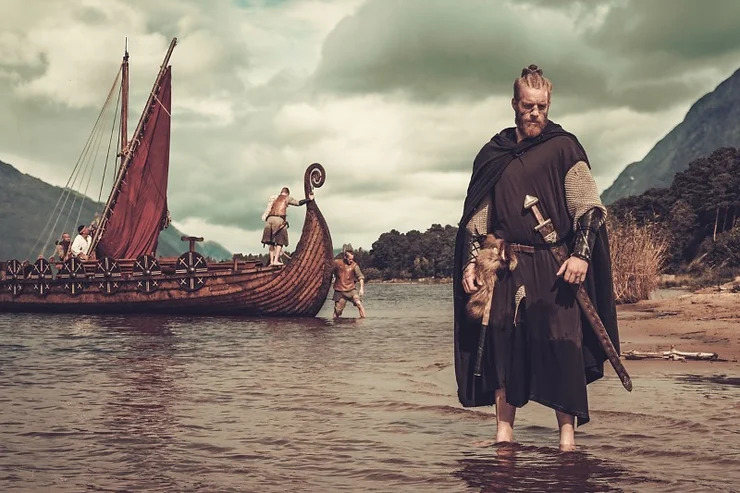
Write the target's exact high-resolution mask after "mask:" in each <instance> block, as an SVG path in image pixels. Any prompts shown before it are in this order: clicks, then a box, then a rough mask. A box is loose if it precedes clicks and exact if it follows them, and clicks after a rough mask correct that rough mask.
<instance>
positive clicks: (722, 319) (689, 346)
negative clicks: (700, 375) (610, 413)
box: [617, 290, 740, 374]
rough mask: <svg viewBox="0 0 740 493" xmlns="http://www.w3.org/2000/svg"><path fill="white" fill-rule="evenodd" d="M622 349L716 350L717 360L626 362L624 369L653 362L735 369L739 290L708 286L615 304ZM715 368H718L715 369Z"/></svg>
mask: <svg viewBox="0 0 740 493" xmlns="http://www.w3.org/2000/svg"><path fill="white" fill-rule="evenodd" d="M617 313H618V318H619V332H620V338H621V340H622V341H621V342H622V352H623V353H624V352H627V351H630V350H638V351H667V350H669V349H671V346H675V348H676V349H677V350H679V351H690V352H695V351H701V352H709V353H717V354H718V355H719V358H720V359H721V360H726V361H720V362H716V363H712V362H705V361H681V362H673V361H667V360H656V359H650V360H639V361H634V360H630V361H629V362H628V367H629V368H635V369H637V368H638V367H641V368H642V369H643V370H647V369H648V368H646V367H645V366H650V367H652V366H653V365H659V366H660V367H661V368H665V369H668V365H681V367H682V368H683V369H688V368H687V366H684V365H688V366H692V367H693V366H696V365H698V366H702V367H703V366H706V365H721V366H722V367H723V370H721V371H729V372H732V373H734V374H736V373H737V372H738V371H740V363H739V361H740V293H731V292H716V291H714V292H712V291H711V290H707V291H703V292H702V291H699V292H695V293H687V294H681V295H678V296H675V297H671V298H666V299H661V300H656V301H641V302H639V303H635V304H632V305H620V306H618V307H617ZM715 369H716V370H719V368H715Z"/></svg>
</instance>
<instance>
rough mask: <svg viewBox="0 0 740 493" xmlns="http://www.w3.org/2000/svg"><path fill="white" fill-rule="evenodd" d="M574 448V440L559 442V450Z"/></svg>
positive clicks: (565, 450) (564, 450)
mask: <svg viewBox="0 0 740 493" xmlns="http://www.w3.org/2000/svg"><path fill="white" fill-rule="evenodd" d="M575 449H576V443H575V442H560V451H561V452H573V451H575Z"/></svg>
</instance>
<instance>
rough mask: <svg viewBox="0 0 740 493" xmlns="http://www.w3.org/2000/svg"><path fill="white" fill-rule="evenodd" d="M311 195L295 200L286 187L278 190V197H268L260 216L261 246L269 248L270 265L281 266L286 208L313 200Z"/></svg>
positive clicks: (286, 236)
mask: <svg viewBox="0 0 740 493" xmlns="http://www.w3.org/2000/svg"><path fill="white" fill-rule="evenodd" d="M313 197H314V195H313V193H311V194H309V196H308V198H307V199H302V200H296V199H294V198H293V197H291V196H290V190H289V189H288V187H284V188H283V189H282V190H280V195H278V196H277V197H270V201H269V202H268V204H267V209H265V213H264V214H263V215H262V220H263V221H265V229H264V231H263V232H262V244H264V245H269V246H270V265H283V263H282V262H281V261H280V254H281V252H282V249H283V248H284V247H286V246H288V226H289V225H288V221H287V215H288V206H289V205H294V206H300V205H303V204H305V203H306V202H308V201H309V200H313Z"/></svg>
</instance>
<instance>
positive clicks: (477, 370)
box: [473, 293, 493, 377]
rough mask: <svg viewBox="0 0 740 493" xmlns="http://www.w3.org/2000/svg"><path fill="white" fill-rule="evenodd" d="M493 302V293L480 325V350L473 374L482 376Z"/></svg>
mask: <svg viewBox="0 0 740 493" xmlns="http://www.w3.org/2000/svg"><path fill="white" fill-rule="evenodd" d="M492 303H493V293H491V298H489V299H488V300H487V301H486V308H485V310H484V311H483V320H482V321H481V325H480V335H479V336H478V352H477V353H476V355H475V367H474V370H473V375H474V376H476V377H479V376H481V367H482V366H483V350H484V349H485V347H486V334H487V333H488V322H489V318H490V313H491V304H492Z"/></svg>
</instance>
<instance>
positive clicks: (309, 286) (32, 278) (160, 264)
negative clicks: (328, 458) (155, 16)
mask: <svg viewBox="0 0 740 493" xmlns="http://www.w3.org/2000/svg"><path fill="white" fill-rule="evenodd" d="M176 44H177V39H176V38H175V39H173V40H172V42H171V44H170V46H169V49H168V50H167V53H166V55H165V58H164V61H163V63H162V65H161V66H160V69H159V72H158V74H157V76H156V80H155V82H154V85H153V88H152V90H151V92H150V94H149V97H148V100H147V102H146V105H145V107H144V110H143V112H142V114H141V116H140V118H139V121H138V124H137V126H136V130H135V131H134V133H133V135H132V136H131V138H130V139H129V137H128V132H127V128H126V127H127V126H126V121H127V119H128V89H129V81H128V58H129V55H128V48H127V49H126V51H125V55H124V57H123V61H122V63H121V67H120V72H119V75H120V76H119V77H117V78H116V82H115V83H114V86H115V85H116V84H117V83H118V81H119V79H120V92H119V94H120V95H121V101H122V102H121V104H120V126H119V127H120V128H119V130H120V132H117V133H119V134H120V135H119V137H118V139H119V142H118V144H119V149H120V153H119V154H118V157H116V158H115V159H116V165H117V166H116V170H115V179H114V182H113V186H112V189H111V191H110V194H109V196H108V199H107V202H106V203H105V208H104V209H103V211H102V214H101V215H100V217H99V218H98V222H97V224H96V226H97V227H96V228H95V233H94V235H92V240H91V244H90V249H89V252H90V255H89V257H88V259H85V260H81V259H80V258H77V257H71V258H68V259H67V260H64V261H63V262H56V263H55V262H50V261H49V260H48V259H47V258H44V256H43V255H39V258H38V259H36V260H35V261H34V262H33V263H30V261H24V262H22V261H19V260H18V259H10V260H6V261H2V262H0V312H53V313H64V312H68V313H170V314H191V315H250V316H263V315H266V316H295V317H313V316H316V314H317V313H318V312H319V310H320V309H321V307H322V305H323V304H324V302H325V301H326V298H327V295H328V292H329V286H330V282H331V264H332V259H333V248H332V240H331V234H330V232H329V228H328V226H327V223H326V220H325V219H324V216H323V215H322V213H321V211H320V210H319V207H318V205H317V203H316V200H315V199H314V200H310V201H308V202H306V209H305V219H304V223H303V229H302V231H301V236H300V239H299V241H298V243H297V245H296V247H295V249H294V251H293V252H292V254H291V255H290V258H289V260H288V261H287V262H286V263H285V264H284V265H278V266H270V265H263V262H262V261H261V260H245V259H244V258H239V256H236V255H235V256H234V257H233V259H232V260H230V261H223V260H221V261H209V259H207V258H206V257H205V256H204V255H202V254H201V253H199V252H198V251H197V248H196V243H198V242H200V241H203V238H202V237H195V236H183V237H182V238H181V239H182V240H183V243H182V245H183V250H184V251H183V253H182V254H181V255H180V256H178V257H162V256H158V255H157V243H158V238H159V233H160V231H161V230H162V229H163V228H164V227H166V226H167V225H168V224H169V212H168V209H167V181H168V176H169V164H170V163H169V160H170V159H169V154H170V120H171V101H172V90H171V89H172V67H171V65H170V64H169V60H170V56H171V54H172V51H173V49H174V48H175V45H176ZM117 111H118V110H117V109H116V113H115V114H116V115H118V113H117ZM116 118H118V116H117V117H116ZM325 179H326V173H325V170H324V168H323V166H322V165H320V164H318V163H313V164H311V165H309V166H308V167H307V169H306V170H305V173H304V177H303V182H304V183H303V185H304V186H303V188H304V190H303V191H304V193H305V196H306V197H307V198H308V196H309V195H310V194H313V193H314V189H315V188H319V187H321V186H322V185H323V184H324V182H325ZM101 204H102V202H101Z"/></svg>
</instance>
